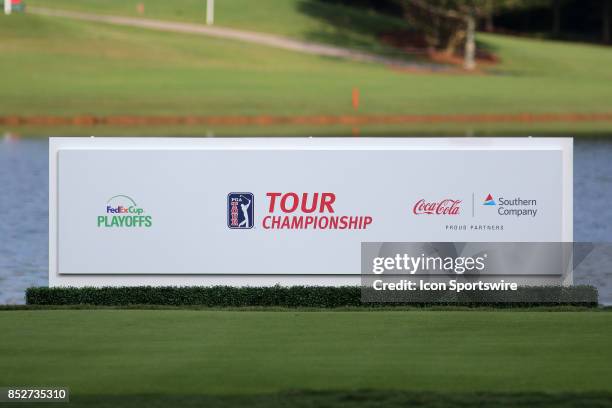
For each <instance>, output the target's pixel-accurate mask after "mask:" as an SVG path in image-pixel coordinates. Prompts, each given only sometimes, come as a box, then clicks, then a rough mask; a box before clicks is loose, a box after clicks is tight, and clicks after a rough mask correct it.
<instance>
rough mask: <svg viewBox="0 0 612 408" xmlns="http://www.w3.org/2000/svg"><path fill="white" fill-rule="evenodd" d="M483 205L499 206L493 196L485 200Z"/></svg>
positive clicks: (488, 196)
mask: <svg viewBox="0 0 612 408" xmlns="http://www.w3.org/2000/svg"><path fill="white" fill-rule="evenodd" d="M482 205H497V204H495V200H494V199H493V196H492V195H491V194H489V195H487V198H485V200H484V203H482Z"/></svg>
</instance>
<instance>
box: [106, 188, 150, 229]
mask: <svg viewBox="0 0 612 408" xmlns="http://www.w3.org/2000/svg"><path fill="white" fill-rule="evenodd" d="M105 213H106V214H105V215H99V216H98V227H103V228H115V227H117V228H141V227H143V228H149V227H150V226H151V225H153V219H152V217H151V216H150V215H143V214H144V213H145V210H144V209H143V208H142V207H139V206H138V204H136V201H134V200H133V199H132V198H131V197H128V196H126V195H123V194H119V195H116V196H113V197H111V198H110V199H109V200H108V201H107V202H106V209H105Z"/></svg>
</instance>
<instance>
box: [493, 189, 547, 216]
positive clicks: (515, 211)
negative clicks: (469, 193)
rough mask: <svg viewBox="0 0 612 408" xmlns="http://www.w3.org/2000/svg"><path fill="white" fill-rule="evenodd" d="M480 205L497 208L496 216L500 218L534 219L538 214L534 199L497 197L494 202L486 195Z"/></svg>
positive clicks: (536, 203)
mask: <svg viewBox="0 0 612 408" xmlns="http://www.w3.org/2000/svg"><path fill="white" fill-rule="evenodd" d="M482 205H484V206H491V207H492V206H497V214H498V215H501V216H512V217H532V218H535V217H536V216H537V214H538V200H534V199H524V198H521V197H516V198H511V199H508V198H504V197H502V196H498V197H497V201H495V199H494V198H493V196H492V195H491V194H488V195H487V197H486V198H485V199H484V202H483V203H482Z"/></svg>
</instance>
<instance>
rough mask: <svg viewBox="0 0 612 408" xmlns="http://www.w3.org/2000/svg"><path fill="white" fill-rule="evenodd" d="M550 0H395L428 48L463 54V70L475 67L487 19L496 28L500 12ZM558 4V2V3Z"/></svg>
mask: <svg viewBox="0 0 612 408" xmlns="http://www.w3.org/2000/svg"><path fill="white" fill-rule="evenodd" d="M548 1H550V0H395V3H397V4H398V5H399V6H400V7H401V9H402V10H403V16H404V18H405V19H406V20H408V22H409V23H410V24H411V26H412V27H414V28H415V29H417V30H419V31H421V32H422V33H423V34H424V36H425V40H426V42H427V44H428V46H429V47H431V48H434V49H441V50H443V51H444V52H445V53H446V54H449V55H451V54H456V53H457V52H458V51H459V49H460V48H461V47H463V51H464V67H465V68H466V69H468V70H471V69H474V68H475V67H476V61H475V55H476V25H477V22H478V20H479V19H482V18H485V19H486V21H488V22H489V23H490V28H491V29H492V27H493V16H494V15H495V14H496V13H499V12H501V11H505V10H509V9H516V8H529V7H535V6H539V5H542V4H543V3H544V4H545V3H546V2H548ZM555 1H556V0H555Z"/></svg>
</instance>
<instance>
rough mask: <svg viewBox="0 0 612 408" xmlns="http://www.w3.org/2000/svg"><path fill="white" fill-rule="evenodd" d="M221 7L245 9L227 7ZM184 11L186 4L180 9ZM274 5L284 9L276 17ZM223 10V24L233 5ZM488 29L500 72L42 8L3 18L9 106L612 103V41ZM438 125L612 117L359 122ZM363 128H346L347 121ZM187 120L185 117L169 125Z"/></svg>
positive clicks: (65, 111) (469, 129)
mask: <svg viewBox="0 0 612 408" xmlns="http://www.w3.org/2000/svg"><path fill="white" fill-rule="evenodd" d="M68 3H70V4H68ZM195 3H196V2H195V0H193V1H184V2H177V5H176V6H171V5H170V4H174V3H171V2H162V1H156V2H146V7H147V10H150V12H151V13H153V17H157V18H162V17H164V18H165V17H166V16H169V17H168V18H179V17H180V16H182V17H181V18H183V17H184V19H187V20H189V19H193V18H196V17H194V16H197V13H188V12H187V11H186V10H188V9H189V7H192V6H195ZM217 3H218V4H219V7H220V8H219V10H218V11H219V14H218V15H220V16H223V15H227V16H229V15H231V16H233V17H232V18H233V20H229V21H228V22H227V24H226V25H230V26H236V27H240V28H245V29H253V30H260V31H263V30H266V31H269V32H276V33H279V34H284V35H291V36H295V37H299V38H305V37H304V35H305V34H304V33H309V32H312V31H313V30H315V31H316V30H317V29H315V28H313V27H315V25H317V27H318V25H321V24H324V25H325V27H327V28H329V29H330V30H331V28H330V27H334V26H333V25H331V24H329V23H323V22H322V21H321V20H320V19H319V18H314V17H312V16H310V15H309V14H308V13H305V12H304V5H303V4H304V3H309V2H293V1H288V2H286V3H287V4H285V3H283V2H281V1H278V2H273V1H271V0H269V1H265V2H263V3H262V5H261V7H259V8H257V7H253V6H245V4H243V3H244V1H238V0H236V1H234V2H227V3H226V2H223V1H219V2H217ZM281 3H282V4H283V5H280V4H281ZM30 4H31V5H45V6H51V5H56V6H57V7H63V6H66V7H70V8H74V7H78V8H82V9H84V10H88V11H101V10H105V11H108V12H110V11H112V12H121V11H122V10H123V11H124V12H125V13H126V14H129V13H135V4H133V3H129V4H128V3H126V2H119V1H112V2H106V1H101V0H89V1H83V2H68V1H67V0H62V1H57V2H55V1H54V2H46V1H43V0H37V1H33V2H31V3H30ZM249 4H251V5H252V4H253V3H249ZM300 4H301V6H300ZM317 4H318V3H317ZM107 5H108V7H107ZM190 5H192V6H190ZM168 7H170V8H171V9H172V10H174V11H173V12H172V11H169V10H168V9H167V8H168ZM224 7H234V10H233V11H232V12H229V11H228V12H227V13H224V12H223V8H224ZM241 7H243V8H241ZM325 7H327V6H325ZM179 9H180V10H183V11H180V12H178V11H176V10H179ZM155 10H158V11H155ZM239 10H242V13H239V12H238V11H239ZM263 10H274V11H270V13H271V14H270V15H269V18H267V19H266V18H256V16H257V13H262V12H263ZM230 11H231V10H230ZM147 13H148V12H147ZM173 13H174V14H173ZM274 13H279V16H278V18H277V17H274ZM177 15H178V16H179V17H177ZM281 17H282V18H281ZM197 18H199V17H197ZM376 18H378V17H376ZM218 21H219V24H225V23H224V21H223V17H219V20H218ZM368 21H369V20H368ZM257 24H261V25H257ZM368 24H370V22H369V23H368ZM327 28H325V29H322V30H327ZM330 32H332V31H330ZM336 34H337V35H336ZM336 34H334V35H329V36H328V37H329V38H327V39H322V41H327V42H334V41H335V40H334V39H337V38H342V37H343V35H342V34H338V33H336ZM364 35H365V36H366V37H368V36H369V35H366V34H364ZM345 37H346V36H345ZM370 37H371V36H370ZM370 37H368V38H370ZM479 37H480V40H481V41H482V42H483V43H484V44H485V45H486V46H488V47H490V48H494V49H495V50H496V52H497V53H498V54H499V55H500V56H501V58H502V63H501V64H500V65H498V66H497V67H495V68H492V70H491V71H490V72H489V74H487V75H450V74H425V73H422V74H414V73H408V72H398V71H395V70H392V69H390V68H388V67H384V66H379V65H374V64H365V63H356V62H348V61H339V60H334V59H329V58H321V57H316V56H309V55H302V54H297V53H293V52H288V51H282V50H276V49H271V48H267V47H259V46H254V45H249V44H243V43H239V42H233V41H226V40H219V39H211V38H206V37H201V36H193V35H186V34H171V33H161V32H155V31H147V30H141V29H130V28H121V27H114V26H110V25H104V24H94V23H84V22H75V21H69V20H66V19H61V18H48V17H40V16H35V15H17V14H15V15H13V16H11V17H8V18H7V17H4V16H0V38H2V41H0V115H24V116H36V115H63V116H74V115H87V114H91V115H180V116H187V115H343V114H353V113H355V112H354V110H353V108H352V106H351V92H352V89H353V88H355V87H357V88H359V89H360V93H361V104H360V108H359V110H358V112H357V113H358V114H365V115H367V114H378V115H380V114H462V113H485V114H486V113H521V112H529V113H543V112H544V113H546V112H559V113H562V112H610V111H612V85H611V84H612V71H611V70H610V69H608V67H610V66H612V49H611V48H609V47H607V48H606V47H597V46H589V45H576V44H566V43H555V42H546V41H539V40H528V39H516V38H510V37H502V36H492V35H480V36H479ZM351 38H352V37H351ZM372 38H373V37H372ZM350 41H353V40H350V39H349V42H350ZM355 41H357V42H359V41H361V40H355ZM363 41H366V40H363ZM367 41H370V40H367ZM440 127H442V128H444V131H445V132H444V133H446V134H447V133H454V134H459V135H462V134H472V133H474V132H476V133H477V134H482V132H483V131H484V132H485V133H490V132H493V133H495V132H496V131H498V130H501V131H503V130H504V129H508V128H510V131H508V133H512V134H529V133H536V134H547V133H548V134H558V133H559V131H562V132H561V133H563V134H567V133H569V132H572V133H574V134H577V133H610V131H612V125H610V122H603V123H602V122H599V123H579V124H572V125H569V126H567V127H566V126H565V125H563V124H562V125H559V124H543V125H542V124H524V125H522V126H519V130H520V131H517V132H515V131H514V129H515V128H516V126H508V125H505V124H500V125H488V124H485V125H469V124H461V123H459V124H451V125H443V126H440V125H410V124H405V125H399V126H397V125H395V126H394V125H380V126H375V127H372V128H365V129H364V131H361V134H362V135H363V134H366V132H367V134H406V133H425V134H431V133H435V132H436V131H437V130H436V129H438V128H440ZM560 128H561V129H560ZM295 129H296V128H295V127H293V128H292V129H289V130H288V131H287V132H284V134H287V135H291V134H318V135H325V134H338V128H336V129H331V130H326V129H325V127H321V128H318V127H314V128H313V130H312V131H310V130H306V131H304V129H301V130H299V129H298V130H297V131H296V130H295ZM432 129H433V130H432ZM568 129H569V131H568ZM6 130H13V131H17V132H19V131H20V130H19V129H10V128H7V127H6V126H5V127H4V128H2V129H0V131H6ZM171 130H172V129H165V130H164V132H165V134H170V133H166V132H169V131H171ZM533 130H536V132H533ZM209 131H210V132H211V133H214V134H236V133H235V132H239V134H266V133H268V132H267V131H265V130H261V129H260V130H257V129H255V130H253V129H252V128H249V129H246V130H244V129H236V130H231V129H229V130H228V129H226V128H223V127H220V126H219V127H213V128H212V129H208V128H204V127H201V128H196V129H190V130H189V131H188V132H187V133H190V134H193V133H194V132H195V133H196V134H202V135H204V134H206V133H209ZM352 131H353V129H347V128H346V127H344V128H342V131H341V133H342V134H351V132H352ZM32 132H34V133H37V134H40V132H41V131H40V130H36V129H34V130H32ZM42 132H45V131H44V130H43V131H42ZM79 132H80V133H81V134H89V133H97V134H105V133H106V134H108V132H111V133H113V134H151V133H155V131H154V130H152V129H146V128H140V129H137V128H136V129H130V128H120V129H117V131H114V130H112V129H111V130H103V131H102V132H99V133H98V132H92V131H91V129H88V128H83V129H82V130H79ZM185 132H186V131H185V130H184V129H178V130H177V131H176V133H172V134H184V133H185ZM51 133H53V134H57V133H54V132H53V129H51V130H49V131H47V132H45V133H43V134H46V135H48V134H51ZM270 133H272V134H277V133H278V131H275V130H271V131H270Z"/></svg>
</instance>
